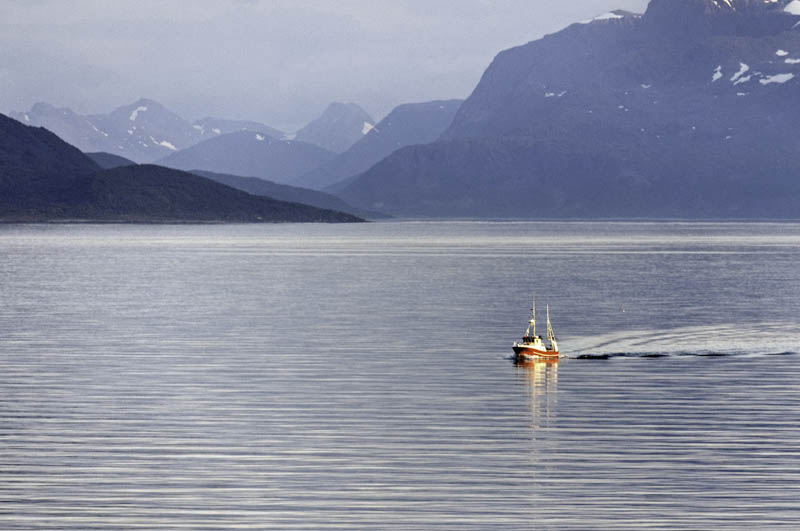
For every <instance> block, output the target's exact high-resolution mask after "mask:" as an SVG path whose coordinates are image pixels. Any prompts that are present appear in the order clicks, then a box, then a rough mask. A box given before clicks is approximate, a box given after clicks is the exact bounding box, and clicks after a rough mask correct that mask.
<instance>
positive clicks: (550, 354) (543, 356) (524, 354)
mask: <svg viewBox="0 0 800 531" xmlns="http://www.w3.org/2000/svg"><path fill="white" fill-rule="evenodd" d="M514 353H515V354H516V355H517V357H519V358H526V359H539V360H557V359H558V357H559V354H558V352H557V351H554V350H539V349H536V348H533V347H526V346H524V345H516V346H515V347H514Z"/></svg>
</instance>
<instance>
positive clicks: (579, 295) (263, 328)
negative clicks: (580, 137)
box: [0, 222, 800, 529]
mask: <svg viewBox="0 0 800 531" xmlns="http://www.w3.org/2000/svg"><path fill="white" fill-rule="evenodd" d="M798 264H800V224H791V223H780V224H777V223H776V224H770V223H751V224H738V223H478V222H463V223H456V222H440V223H423V222H419V223H375V224H365V225H348V226H342V225H247V226H245V225H241V226H237V225H223V226H134V225H129V226H113V225H108V226H78V225H74V226H52V225H30V226H0V290H1V291H0V294H1V295H2V297H1V298H0V527H2V528H3V529H23V528H24V529H95V528H113V529H124V528H145V529H173V528H175V529H178V528H193V529H198V528H216V529H219V528H225V529H232V528H245V527H256V528H298V529H313V528H345V529H348V528H392V529H404V528H409V529H410V528H438V527H441V528H452V529H469V528H475V529H486V528H514V529H517V528H539V527H543V528H614V529H622V528H626V527H646V526H649V527H656V528H658V527H669V528H693V529H697V528H710V527H712V526H723V525H724V526H727V527H741V528H753V527H780V526H786V527H796V526H797V523H798V521H800V503H798V500H800V355H798V352H800V318H799V317H798V316H800V266H798ZM534 292H535V293H536V295H537V304H538V307H539V309H540V310H542V311H543V310H544V305H545V304H546V303H549V304H550V305H551V312H552V319H553V324H554V326H555V329H556V333H557V334H558V336H559V339H560V344H561V346H562V349H563V350H565V351H566V354H567V355H568V356H569V358H568V359H565V360H563V361H561V362H560V363H559V364H557V365H532V366H516V365H515V364H514V363H513V362H512V360H511V359H510V354H511V348H510V347H511V343H512V342H513V341H514V340H515V339H517V338H518V337H519V336H521V335H522V333H523V332H524V329H525V325H526V320H527V318H528V312H529V307H530V297H531V295H532V294H533V293H534ZM540 317H543V315H542V314H540Z"/></svg>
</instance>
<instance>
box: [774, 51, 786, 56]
mask: <svg viewBox="0 0 800 531" xmlns="http://www.w3.org/2000/svg"><path fill="white" fill-rule="evenodd" d="M775 55H777V56H778V57H786V56H787V55H789V52H787V51H786V50H778V51H777V52H775Z"/></svg>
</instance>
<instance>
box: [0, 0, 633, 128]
mask: <svg viewBox="0 0 800 531" xmlns="http://www.w3.org/2000/svg"><path fill="white" fill-rule="evenodd" d="M646 5H647V0H571V1H565V0H330V1H329V0H0V112H8V111H10V110H26V109H28V108H29V107H30V106H31V105H32V104H33V103H35V102H37V101H47V102H49V103H52V104H54V105H57V106H68V107H71V108H72V109H74V110H75V111H78V112H84V113H90V112H108V111H110V110H111V109H113V108H114V107H116V106H119V105H122V104H126V103H132V102H133V101H134V100H136V99H138V98H139V97H148V98H152V99H155V100H158V101H160V102H161V103H163V104H165V105H166V106H167V107H169V108H171V109H173V110H175V111H176V112H178V113H179V114H181V115H182V116H184V117H185V118H187V119H196V118H201V117H203V116H206V115H214V116H221V117H231V118H248V119H255V120H260V121H263V122H265V123H267V124H269V125H273V126H276V127H282V128H284V129H292V128H294V127H297V126H299V125H302V124H303V123H305V122H307V121H308V120H310V119H312V118H314V117H315V116H316V115H317V114H319V113H320V112H321V111H322V110H323V109H324V107H325V106H326V105H327V104H328V103H329V102H330V101H334V100H336V101H354V102H356V103H359V104H360V105H362V106H363V107H364V108H365V109H366V110H367V111H369V112H370V113H372V114H373V115H375V117H376V118H380V117H381V116H382V115H384V114H385V113H387V112H388V111H389V110H391V109H392V108H393V107H394V106H396V105H398V104H400V103H406V102H414V101H425V100H431V99H444V98H464V97H466V96H468V95H469V94H470V92H471V91H472V89H473V88H474V87H475V85H476V84H477V82H478V80H479V79H480V76H481V74H482V73H483V71H484V70H485V68H486V67H487V66H488V65H489V63H490V62H491V60H492V58H493V57H494V56H495V55H496V54H497V53H498V52H499V51H501V50H503V49H506V48H509V47H512V46H516V45H519V44H524V43H525V42H528V41H531V40H534V39H536V38H538V37H540V36H542V35H544V34H546V33H551V32H553V31H557V30H559V29H561V28H562V27H564V26H566V25H568V24H570V23H571V22H575V21H578V20H583V19H586V18H590V17H593V16H595V15H598V14H601V13H604V12H606V11H609V10H610V9H618V8H621V9H630V10H632V11H639V12H641V11H644V9H645V7H646Z"/></svg>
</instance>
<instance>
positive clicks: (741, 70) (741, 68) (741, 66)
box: [731, 63, 750, 85]
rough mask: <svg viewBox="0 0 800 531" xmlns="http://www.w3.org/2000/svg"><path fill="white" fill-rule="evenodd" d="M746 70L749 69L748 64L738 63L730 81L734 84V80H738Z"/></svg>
mask: <svg viewBox="0 0 800 531" xmlns="http://www.w3.org/2000/svg"><path fill="white" fill-rule="evenodd" d="M748 70H750V66H749V65H746V64H744V63H739V71H738V72H736V73H735V74H733V77H732V78H731V83H733V84H734V85H735V84H736V82H737V81H738V80H739V78H741V77H742V76H743V75H745V74H746V73H747V71H748Z"/></svg>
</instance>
